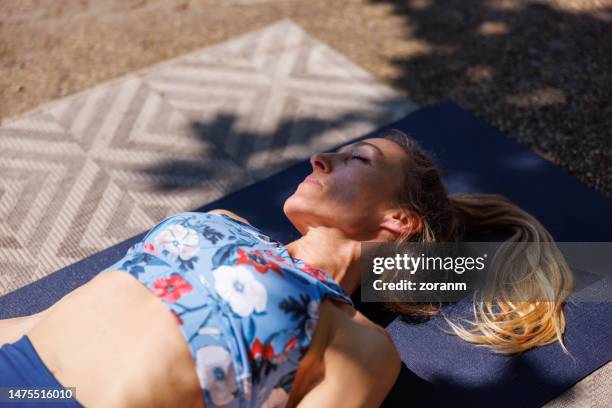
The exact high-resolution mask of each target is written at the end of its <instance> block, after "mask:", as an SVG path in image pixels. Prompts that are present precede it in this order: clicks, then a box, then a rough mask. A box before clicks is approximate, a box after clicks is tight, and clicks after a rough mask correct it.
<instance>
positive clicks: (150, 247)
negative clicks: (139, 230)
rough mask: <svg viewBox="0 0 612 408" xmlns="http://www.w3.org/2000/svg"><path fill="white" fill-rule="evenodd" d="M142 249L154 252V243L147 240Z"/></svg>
mask: <svg viewBox="0 0 612 408" xmlns="http://www.w3.org/2000/svg"><path fill="white" fill-rule="evenodd" d="M144 249H145V251H149V252H155V245H153V244H152V243H150V242H147V243H146V244H144Z"/></svg>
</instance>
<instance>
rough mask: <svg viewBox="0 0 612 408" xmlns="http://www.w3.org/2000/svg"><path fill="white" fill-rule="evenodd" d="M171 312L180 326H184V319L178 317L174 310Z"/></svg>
mask: <svg viewBox="0 0 612 408" xmlns="http://www.w3.org/2000/svg"><path fill="white" fill-rule="evenodd" d="M170 311H171V312H172V315H173V316H174V318H175V319H176V321H177V322H178V324H180V325H182V324H183V319H181V316H179V315H177V314H176V312H175V311H174V310H170Z"/></svg>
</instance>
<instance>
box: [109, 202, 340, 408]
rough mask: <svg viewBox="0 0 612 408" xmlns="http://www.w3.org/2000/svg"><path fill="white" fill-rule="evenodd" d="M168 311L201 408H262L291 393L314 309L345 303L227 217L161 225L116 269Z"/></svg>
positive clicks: (317, 274)
mask: <svg viewBox="0 0 612 408" xmlns="http://www.w3.org/2000/svg"><path fill="white" fill-rule="evenodd" d="M116 269H121V270H124V271H126V272H128V273H130V274H131V275H133V276H134V277H136V278H137V279H138V280H139V281H140V282H141V283H142V284H144V285H145V286H146V287H147V288H148V289H150V290H151V291H152V292H153V293H154V294H155V295H156V296H157V297H158V298H159V299H160V300H161V301H162V302H163V303H164V304H165V305H166V306H167V307H168V308H169V309H170V311H171V312H172V313H173V315H174V316H175V318H176V321H177V324H178V325H179V326H180V329H181V332H182V334H183V335H184V336H185V339H186V340H187V343H188V345H189V349H190V351H191V354H192V357H193V360H194V362H195V367H196V372H197V375H198V378H199V380H200V386H201V388H202V393H203V395H204V399H205V403H206V406H207V407H214V406H228V407H251V406H261V405H262V404H263V403H265V402H266V400H267V399H268V397H269V396H270V394H271V392H272V391H273V390H274V391H275V397H274V398H278V397H279V393H280V397H281V398H284V397H286V395H288V394H289V392H290V391H291V386H292V384H293V381H294V379H295V374H296V371H297V368H298V365H299V363H300V360H301V358H302V357H303V356H304V355H305V353H306V351H307V349H308V347H309V345H310V342H311V340H312V335H313V332H314V329H315V326H316V323H317V318H318V311H319V305H320V303H321V302H322V301H323V300H324V299H326V298H335V299H339V300H342V301H345V302H347V303H349V304H351V305H352V302H351V299H350V297H349V296H348V295H347V294H346V293H344V292H343V290H342V289H341V288H340V286H339V285H338V283H336V282H335V281H334V280H333V279H332V278H331V277H330V276H328V275H327V274H326V273H325V272H323V271H322V270H320V269H317V268H314V267H312V266H310V265H308V264H307V263H305V262H304V261H302V260H299V259H295V258H292V257H291V255H290V254H289V252H288V251H287V249H286V248H285V247H284V246H283V245H282V244H280V243H279V242H276V241H274V240H272V239H270V238H269V237H267V236H266V235H264V234H263V233H262V232H261V231H260V230H258V229H257V228H255V227H252V226H250V225H248V224H245V223H242V222H240V221H237V220H234V219H233V218H231V217H228V216H226V215H219V214H208V213H198V212H183V213H179V214H176V215H174V216H171V217H169V218H166V219H165V220H163V221H162V222H161V223H159V224H158V225H156V226H155V227H154V228H153V229H151V230H150V231H149V232H148V234H147V235H146V236H145V237H144V239H143V240H142V241H141V242H139V243H137V244H136V245H134V246H133V247H132V248H130V249H129V250H128V252H127V254H126V255H125V256H124V257H123V258H122V259H121V260H119V261H118V262H116V263H115V264H113V265H112V266H110V267H109V268H106V269H105V270H104V271H112V270H116Z"/></svg>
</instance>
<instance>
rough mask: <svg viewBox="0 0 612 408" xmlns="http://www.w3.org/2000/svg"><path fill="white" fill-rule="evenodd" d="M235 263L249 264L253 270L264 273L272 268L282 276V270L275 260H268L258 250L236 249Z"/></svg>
mask: <svg viewBox="0 0 612 408" xmlns="http://www.w3.org/2000/svg"><path fill="white" fill-rule="evenodd" d="M236 264H238V265H242V264H247V265H251V266H253V267H254V268H255V270H256V271H257V272H259V273H262V274H266V273H268V271H269V270H272V271H274V272H276V273H278V274H279V275H280V276H283V271H282V270H281V267H280V266H278V264H277V263H276V262H273V261H270V260H268V259H266V257H264V256H263V255H262V253H261V252H259V251H249V252H247V251H244V250H242V249H239V250H238V260H237V261H236Z"/></svg>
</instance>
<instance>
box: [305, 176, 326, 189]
mask: <svg viewBox="0 0 612 408" xmlns="http://www.w3.org/2000/svg"><path fill="white" fill-rule="evenodd" d="M304 183H307V184H315V185H317V186H319V187H323V185H322V184H321V182H320V181H319V180H317V179H316V178H314V177H313V176H308V177H306V178H305V179H304Z"/></svg>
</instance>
